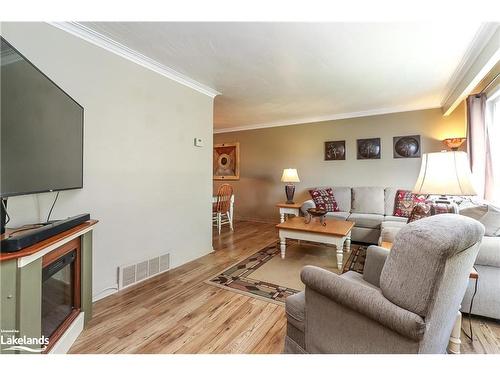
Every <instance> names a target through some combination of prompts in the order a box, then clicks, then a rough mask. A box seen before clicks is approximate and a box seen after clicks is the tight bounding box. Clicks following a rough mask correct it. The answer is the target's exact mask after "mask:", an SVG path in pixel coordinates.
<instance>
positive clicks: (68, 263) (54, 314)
mask: <svg viewBox="0 0 500 375" xmlns="http://www.w3.org/2000/svg"><path fill="white" fill-rule="evenodd" d="M42 266H43V268H42V335H44V336H45V337H48V338H49V347H51V346H52V345H53V344H54V343H55V342H56V341H57V340H58V339H59V337H60V336H61V335H62V333H63V332H64V331H65V330H66V329H67V328H68V327H69V325H70V324H71V322H72V321H73V320H74V319H75V318H76V317H77V316H78V314H79V312H80V239H79V238H77V239H75V240H72V241H70V242H68V243H67V244H65V245H64V246H62V247H60V248H58V249H55V250H54V251H52V252H50V253H48V254H47V255H45V256H44V257H43V260H42Z"/></svg>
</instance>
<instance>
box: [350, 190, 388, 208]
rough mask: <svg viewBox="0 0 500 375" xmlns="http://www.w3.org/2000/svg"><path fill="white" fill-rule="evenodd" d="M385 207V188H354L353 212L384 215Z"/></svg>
mask: <svg viewBox="0 0 500 375" xmlns="http://www.w3.org/2000/svg"><path fill="white" fill-rule="evenodd" d="M384 208H385V207H384V188H381V187H355V188H352V212H356V213H362V214H378V215H383V214H384Z"/></svg>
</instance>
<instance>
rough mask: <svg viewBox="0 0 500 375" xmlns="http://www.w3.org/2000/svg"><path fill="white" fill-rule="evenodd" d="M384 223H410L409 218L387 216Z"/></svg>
mask: <svg viewBox="0 0 500 375" xmlns="http://www.w3.org/2000/svg"><path fill="white" fill-rule="evenodd" d="M384 221H392V222H398V223H405V224H406V222H407V221H408V218H407V217H401V216H390V215H387V216H385V217H384Z"/></svg>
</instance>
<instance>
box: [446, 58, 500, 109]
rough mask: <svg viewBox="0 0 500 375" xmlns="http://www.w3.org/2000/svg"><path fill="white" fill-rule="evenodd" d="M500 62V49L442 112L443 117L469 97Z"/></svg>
mask: <svg viewBox="0 0 500 375" xmlns="http://www.w3.org/2000/svg"><path fill="white" fill-rule="evenodd" d="M498 61H500V49H499V50H497V52H496V53H495V54H494V55H493V56H491V58H490V59H489V60H488V62H487V63H486V64H485V65H484V66H483V68H482V69H481V70H480V71H479V72H478V73H477V74H476V75H475V76H474V78H473V79H472V80H471V81H470V82H469V84H468V85H467V87H465V89H464V90H463V91H462V93H461V94H460V95H459V96H457V98H456V99H455V101H454V102H453V103H452V104H451V105H450V107H449V108H448V109H447V110H446V111H445V112H444V114H443V115H444V116H449V115H450V114H451V113H452V112H453V111H454V110H455V108H457V107H458V105H459V104H460V103H461V102H462V101H463V100H465V98H466V97H467V95H469V94H470V93H471V92H472V90H474V88H475V87H476V86H477V85H478V84H479V83H480V82H481V80H482V79H483V78H484V77H485V76H486V75H487V74H488V73H489V71H490V70H491V69H493V67H494V66H495V65H496V64H497V62H498Z"/></svg>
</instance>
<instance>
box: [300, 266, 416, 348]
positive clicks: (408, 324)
mask: <svg viewBox="0 0 500 375" xmlns="http://www.w3.org/2000/svg"><path fill="white" fill-rule="evenodd" d="M300 277H301V279H302V282H303V283H304V284H306V310H307V288H311V289H313V290H314V291H315V292H317V293H319V294H321V295H323V296H325V297H327V298H329V299H331V300H334V301H335V302H337V303H338V304H341V305H343V306H345V307H347V308H349V309H351V310H354V311H356V312H358V313H360V314H362V315H364V316H366V317H367V318H369V319H371V320H374V321H376V322H378V323H380V324H382V325H383V326H385V327H387V328H389V329H391V330H393V331H396V332H397V333H399V334H400V335H402V336H404V337H407V338H408V339H410V340H413V341H418V340H420V339H421V338H422V337H423V335H424V332H425V322H424V320H423V319H422V318H421V317H420V316H418V315H417V314H414V313H412V312H410V311H408V310H405V309H402V308H401V307H399V306H397V305H395V304H393V303H392V302H390V301H389V300H388V299H386V298H385V297H384V296H383V295H382V293H381V292H380V291H379V290H377V289H373V288H368V287H365V286H363V285H361V284H358V283H355V282H352V281H350V280H348V279H344V278H342V277H340V276H338V275H337V274H334V273H333V272H329V271H326V270H324V269H321V268H319V267H314V266H306V267H304V268H303V269H302V272H301V274H300ZM306 330H307V327H306Z"/></svg>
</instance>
